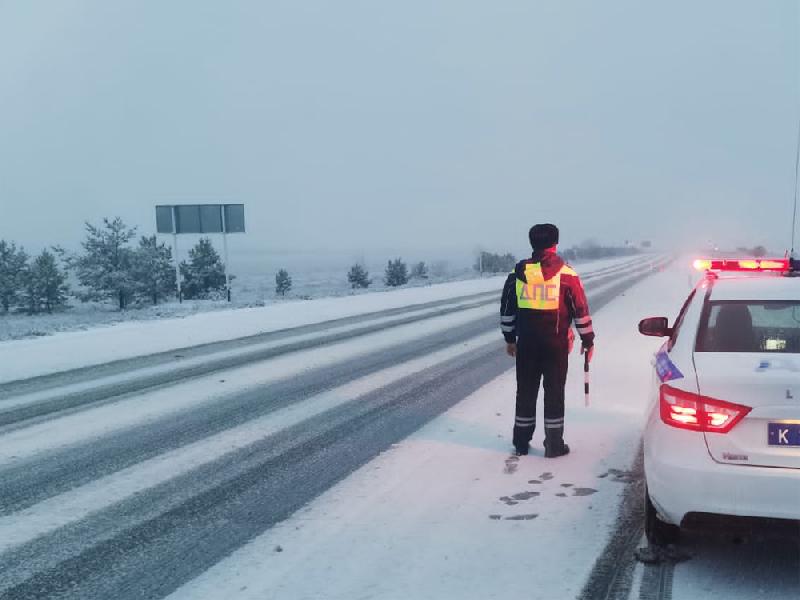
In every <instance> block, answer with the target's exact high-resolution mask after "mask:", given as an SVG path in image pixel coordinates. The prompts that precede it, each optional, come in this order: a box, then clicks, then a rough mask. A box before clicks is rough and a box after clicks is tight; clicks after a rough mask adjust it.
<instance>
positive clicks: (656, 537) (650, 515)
mask: <svg viewBox="0 0 800 600" xmlns="http://www.w3.org/2000/svg"><path fill="white" fill-rule="evenodd" d="M644 535H645V537H646V538H647V542H648V543H649V544H653V545H655V546H666V545H667V544H675V543H677V542H678V540H679V539H680V536H681V528H680V527H679V526H677V525H672V524H671V523H665V522H664V521H662V520H661V519H659V518H658V512H657V511H656V507H655V506H653V503H652V502H651V501H650V493H649V492H648V491H647V488H646V487H645V489H644Z"/></svg>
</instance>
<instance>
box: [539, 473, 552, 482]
mask: <svg viewBox="0 0 800 600" xmlns="http://www.w3.org/2000/svg"><path fill="white" fill-rule="evenodd" d="M552 478H553V474H552V473H550V472H547V473H542V474H541V475H539V479H541V480H542V481H550V480H551V479H552Z"/></svg>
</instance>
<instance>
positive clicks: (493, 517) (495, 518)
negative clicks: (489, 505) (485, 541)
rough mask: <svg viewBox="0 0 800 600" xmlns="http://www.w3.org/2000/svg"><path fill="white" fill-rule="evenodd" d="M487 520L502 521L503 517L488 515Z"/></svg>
mask: <svg viewBox="0 0 800 600" xmlns="http://www.w3.org/2000/svg"><path fill="white" fill-rule="evenodd" d="M489 518H490V519H491V520H492V521H499V520H500V519H502V518H503V516H502V515H489Z"/></svg>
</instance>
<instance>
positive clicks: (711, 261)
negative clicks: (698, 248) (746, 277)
mask: <svg viewBox="0 0 800 600" xmlns="http://www.w3.org/2000/svg"><path fill="white" fill-rule="evenodd" d="M694 268H695V269H697V270H698V271H739V272H749V273H756V272H762V271H777V272H781V273H785V272H787V271H789V259H788V258H744V259H739V258H699V259H697V260H696V261H694Z"/></svg>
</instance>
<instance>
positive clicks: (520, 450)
mask: <svg viewBox="0 0 800 600" xmlns="http://www.w3.org/2000/svg"><path fill="white" fill-rule="evenodd" d="M529 447H530V446H528V444H525V445H524V446H514V454H516V455H517V456H528V448H529Z"/></svg>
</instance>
